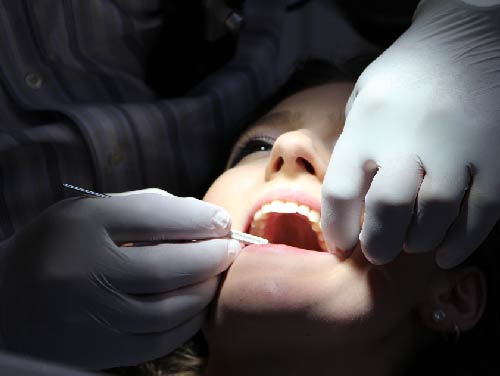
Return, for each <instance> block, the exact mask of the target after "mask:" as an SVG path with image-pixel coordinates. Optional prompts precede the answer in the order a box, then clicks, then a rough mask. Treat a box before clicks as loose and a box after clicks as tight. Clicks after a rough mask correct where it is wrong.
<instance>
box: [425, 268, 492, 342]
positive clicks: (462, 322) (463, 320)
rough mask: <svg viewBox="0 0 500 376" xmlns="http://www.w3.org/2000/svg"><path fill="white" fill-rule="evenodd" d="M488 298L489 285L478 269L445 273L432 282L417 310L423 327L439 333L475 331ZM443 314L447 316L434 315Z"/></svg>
mask: <svg viewBox="0 0 500 376" xmlns="http://www.w3.org/2000/svg"><path fill="white" fill-rule="evenodd" d="M486 298H487V284H486V278H485V276H484V274H483V272H482V271H481V270H480V269H479V268H477V267H466V268H464V269H460V270H450V271H446V272H444V274H443V275H440V276H439V277H438V278H437V279H436V280H434V281H433V282H432V286H431V287H430V293H429V296H428V297H427V299H425V300H424V301H423V302H421V304H420V305H419V307H418V313H419V315H420V318H421V320H422V322H423V323H424V325H426V326H427V327H428V328H430V329H431V330H434V331H436V332H440V333H454V332H457V331H459V332H460V331H465V330H469V329H472V328H473V327H474V326H475V325H476V324H477V323H478V321H479V320H480V319H481V317H482V315H483V313H484V310H485V307H486ZM438 310H441V311H442V312H443V313H444V315H441V314H437V315H436V314H435V312H437V311H438Z"/></svg>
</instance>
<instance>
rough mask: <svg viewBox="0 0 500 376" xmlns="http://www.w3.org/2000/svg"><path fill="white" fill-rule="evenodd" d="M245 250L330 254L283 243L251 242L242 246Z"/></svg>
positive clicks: (317, 254) (311, 254)
mask: <svg viewBox="0 0 500 376" xmlns="http://www.w3.org/2000/svg"><path fill="white" fill-rule="evenodd" d="M244 251H245V252H260V253H262V252H267V253H279V254H301V255H310V256H313V255H316V256H319V255H323V256H325V255H331V254H330V253H328V252H319V251H311V250H309V249H303V248H297V247H291V246H289V245H285V244H252V245H249V246H247V247H245V248H244Z"/></svg>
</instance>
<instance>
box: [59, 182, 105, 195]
mask: <svg viewBox="0 0 500 376" xmlns="http://www.w3.org/2000/svg"><path fill="white" fill-rule="evenodd" d="M63 187H64V188H66V189H69V190H71V191H75V192H78V193H80V194H83V195H86V196H90V197H111V196H110V195H107V194H104V193H97V192H94V191H91V190H89V189H85V188H80V187H76V186H74V185H71V184H66V183H63Z"/></svg>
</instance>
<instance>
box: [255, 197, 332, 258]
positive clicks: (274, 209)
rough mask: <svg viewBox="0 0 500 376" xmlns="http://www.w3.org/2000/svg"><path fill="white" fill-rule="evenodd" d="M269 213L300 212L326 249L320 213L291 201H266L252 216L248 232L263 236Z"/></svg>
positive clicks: (322, 246)
mask: <svg viewBox="0 0 500 376" xmlns="http://www.w3.org/2000/svg"><path fill="white" fill-rule="evenodd" d="M269 213H285V214H300V215H303V216H304V217H307V219H308V220H309V223H310V224H311V228H312V229H313V231H314V232H315V233H316V235H317V237H318V242H319V244H320V246H321V248H322V249H323V250H326V245H325V240H324V238H323V232H322V231H321V223H320V219H321V218H320V214H319V212H318V211H316V210H314V209H311V208H310V207H309V206H307V205H304V204H298V203H296V202H293V201H281V200H274V201H271V202H268V203H266V204H264V205H262V207H261V208H260V209H259V210H257V211H256V212H255V214H254V216H253V220H252V224H251V225H250V233H252V234H254V235H257V236H263V235H264V229H265V226H266V222H267V217H268V215H269Z"/></svg>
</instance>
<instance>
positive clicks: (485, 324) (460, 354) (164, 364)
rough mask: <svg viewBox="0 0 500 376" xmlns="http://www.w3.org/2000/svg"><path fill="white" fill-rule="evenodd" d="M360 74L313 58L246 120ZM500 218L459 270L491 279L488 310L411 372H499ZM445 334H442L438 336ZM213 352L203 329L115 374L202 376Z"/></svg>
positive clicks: (424, 354) (418, 360) (420, 358)
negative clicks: (475, 270)
mask: <svg viewBox="0 0 500 376" xmlns="http://www.w3.org/2000/svg"><path fill="white" fill-rule="evenodd" d="M357 73H359V70H358V71H357V72H356V73H353V72H349V71H346V70H342V69H339V68H338V67H335V66H333V65H331V64H330V63H327V62H325V61H321V60H310V61H308V62H306V63H305V64H303V65H302V66H301V67H300V68H299V69H298V70H297V71H296V72H295V74H293V75H292V77H291V78H290V80H288V82H287V83H286V84H285V85H284V86H283V87H282V88H281V89H280V90H279V91H278V92H277V93H276V94H275V95H274V96H272V97H271V98H270V99H268V100H267V101H265V102H264V103H262V105H261V106H260V107H259V108H257V110H256V111H254V112H253V113H252V114H251V115H250V116H249V117H247V119H246V124H247V125H248V126H249V125H251V124H253V123H254V122H255V121H256V120H257V119H258V118H260V117H261V116H262V115H264V114H266V113H267V112H269V110H271V109H272V108H273V107H274V106H275V105H276V104H277V103H279V102H280V101H281V100H283V99H284V98H286V97H288V96H290V95H293V94H294V93H297V92H299V91H302V90H306V89H309V88H312V87H315V86H319V85H322V84H325V83H329V82H354V81H355V79H356V74H357ZM499 246H500V221H499V223H497V224H496V225H495V227H494V228H493V230H492V231H491V232H490V234H489V236H488V237H487V239H486V240H485V241H484V242H483V243H482V244H481V246H480V247H479V248H478V249H477V250H476V251H475V252H474V253H473V254H472V255H471V256H470V257H469V258H468V259H467V260H466V261H465V262H463V263H462V264H460V265H458V266H457V267H456V269H460V268H463V267H465V266H472V265H473V266H476V267H478V268H480V269H481V270H482V272H483V273H484V275H485V277H486V280H487V287H488V292H487V304H486V310H485V312H484V314H483V316H482V318H481V319H480V321H479V322H478V324H477V325H476V326H475V327H474V328H473V329H471V330H469V331H466V332H463V333H461V336H460V339H459V340H458V341H454V340H452V339H449V338H446V337H443V338H438V339H437V340H436V341H435V343H434V344H432V345H430V346H426V347H425V348H424V349H423V350H422V351H421V352H420V353H418V354H416V356H415V360H414V362H412V363H411V364H410V365H409V366H408V368H407V369H405V370H404V374H405V375H415V376H416V375H421V374H423V373H430V372H431V373H432V374H438V372H439V374H441V375H445V374H446V375H447V374H453V375H454V376H462V375H473V374H481V375H482V376H484V375H486V376H489V375H497V374H498V369H497V368H498V366H497V365H496V363H497V361H496V356H497V354H496V347H495V346H491V345H489V346H487V345H486V344H487V343H488V344H491V343H493V344H495V343H496V340H497V339H498V338H499V337H500V306H499V299H500V275H498V274H497V273H496V272H497V271H496V268H497V267H498V265H500V252H498V250H497V249H496V248H498V247H499ZM438 337H439V336H438ZM208 356H209V351H208V346H207V344H206V341H205V339H204V337H203V334H202V333H201V332H198V333H197V334H196V335H195V336H194V337H193V338H192V339H191V340H189V341H188V342H186V343H185V344H184V345H183V346H181V347H180V348H179V349H177V350H176V351H174V352H173V353H171V354H169V355H167V356H165V357H163V358H161V359H158V360H155V361H152V362H147V363H144V364H141V365H139V366H134V367H122V368H115V369H112V370H109V372H111V373H113V374H117V375H122V376H132V375H133V376H163V375H169V376H195V375H201V374H202V373H203V369H204V367H205V365H206V361H207V359H208Z"/></svg>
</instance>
